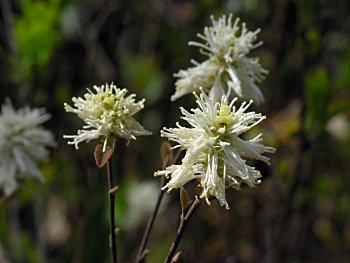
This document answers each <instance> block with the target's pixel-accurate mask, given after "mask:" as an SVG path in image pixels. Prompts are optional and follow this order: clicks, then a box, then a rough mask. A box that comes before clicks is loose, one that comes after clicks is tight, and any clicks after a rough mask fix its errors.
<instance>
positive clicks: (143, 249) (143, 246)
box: [136, 150, 181, 263]
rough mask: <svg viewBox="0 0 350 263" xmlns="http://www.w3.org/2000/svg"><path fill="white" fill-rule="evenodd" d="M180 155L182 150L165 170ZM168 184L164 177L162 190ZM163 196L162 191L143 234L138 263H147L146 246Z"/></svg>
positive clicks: (165, 164)
mask: <svg viewBox="0 0 350 263" xmlns="http://www.w3.org/2000/svg"><path fill="white" fill-rule="evenodd" d="M180 153H181V151H180V150H179V151H177V152H176V154H175V156H174V157H172V158H171V160H168V162H165V163H164V164H163V168H165V167H166V166H168V165H172V164H174V163H176V162H177V160H178V159H179V157H180ZM166 183H167V180H166V179H165V178H164V177H162V179H161V188H163V187H164V186H165V185H166ZM163 196H164V191H163V190H160V192H159V195H158V199H157V202H156V205H155V207H154V210H153V213H152V215H151V217H150V219H149V220H148V223H147V227H146V229H145V232H144V233H143V237H142V241H141V245H140V248H139V251H138V253H137V258H136V263H144V262H145V259H146V256H147V254H148V249H146V246H147V243H148V239H149V236H150V234H151V231H152V228H153V224H154V221H155V219H156V217H157V214H158V211H159V208H160V204H161V202H162V200H163Z"/></svg>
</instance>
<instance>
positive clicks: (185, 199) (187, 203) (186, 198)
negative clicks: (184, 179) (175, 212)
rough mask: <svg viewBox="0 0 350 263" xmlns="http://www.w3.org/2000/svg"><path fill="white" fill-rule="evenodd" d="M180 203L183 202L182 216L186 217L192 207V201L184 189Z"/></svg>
mask: <svg viewBox="0 0 350 263" xmlns="http://www.w3.org/2000/svg"><path fill="white" fill-rule="evenodd" d="M180 201H181V210H182V214H183V215H184V216H185V215H186V213H187V211H188V209H189V208H190V206H191V203H192V200H191V198H190V195H189V194H188V192H187V191H186V189H185V188H183V187H181V188H180Z"/></svg>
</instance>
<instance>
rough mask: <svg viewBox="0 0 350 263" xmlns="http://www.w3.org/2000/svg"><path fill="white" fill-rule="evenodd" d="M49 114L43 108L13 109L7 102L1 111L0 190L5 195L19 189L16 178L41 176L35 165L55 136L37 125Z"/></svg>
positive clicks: (44, 157)
mask: <svg viewBox="0 0 350 263" xmlns="http://www.w3.org/2000/svg"><path fill="white" fill-rule="evenodd" d="M49 118H50V115H49V114H47V113H46V111H45V109H38V108H33V109H31V108H29V107H24V108H21V109H19V110H17V111H16V110H15V109H14V108H13V106H12V104H11V103H10V101H7V102H6V103H4V104H3V105H2V109H1V114H0V189H2V190H3V191H4V193H5V195H6V196H9V195H11V194H12V193H13V192H14V191H15V190H16V189H17V188H18V182H17V181H18V180H19V179H23V178H35V179H38V180H39V181H43V180H44V177H43V174H42V173H41V171H40V170H39V168H38V164H39V163H40V162H42V161H44V160H46V159H47V157H48V154H49V151H48V150H47V147H48V146H52V147H53V146H55V145H56V144H55V140H54V136H53V134H52V133H51V132H50V131H47V130H45V129H44V128H43V127H41V126H40V125H41V124H42V123H44V122H45V121H47V120H48V119H49Z"/></svg>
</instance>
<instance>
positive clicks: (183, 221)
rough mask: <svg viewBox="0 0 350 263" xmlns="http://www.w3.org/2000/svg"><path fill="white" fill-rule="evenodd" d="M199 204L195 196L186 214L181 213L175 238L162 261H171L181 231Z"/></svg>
mask: <svg viewBox="0 0 350 263" xmlns="http://www.w3.org/2000/svg"><path fill="white" fill-rule="evenodd" d="M199 205H200V201H199V199H198V198H197V197H196V198H195V200H194V201H193V202H192V205H191V207H190V209H189V210H188V211H187V213H186V215H184V214H181V221H180V225H179V228H178V229H177V235H176V238H175V240H174V242H173V243H172V244H171V247H170V249H169V252H168V255H167V257H166V258H165V261H164V263H171V262H172V259H173V257H174V254H175V252H176V249H177V247H178V245H179V243H180V240H181V238H182V236H183V233H184V232H185V228H186V226H187V224H188V222H189V221H190V219H191V216H192V215H193V213H194V211H196V209H197V207H198V206H199Z"/></svg>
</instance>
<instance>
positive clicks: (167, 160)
mask: <svg viewBox="0 0 350 263" xmlns="http://www.w3.org/2000/svg"><path fill="white" fill-rule="evenodd" d="M160 155H161V157H162V161H163V167H164V168H165V167H167V166H169V165H170V164H171V162H172V160H173V158H174V157H173V150H172V149H171V145H170V143H168V142H163V143H162V146H161V147H160Z"/></svg>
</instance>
